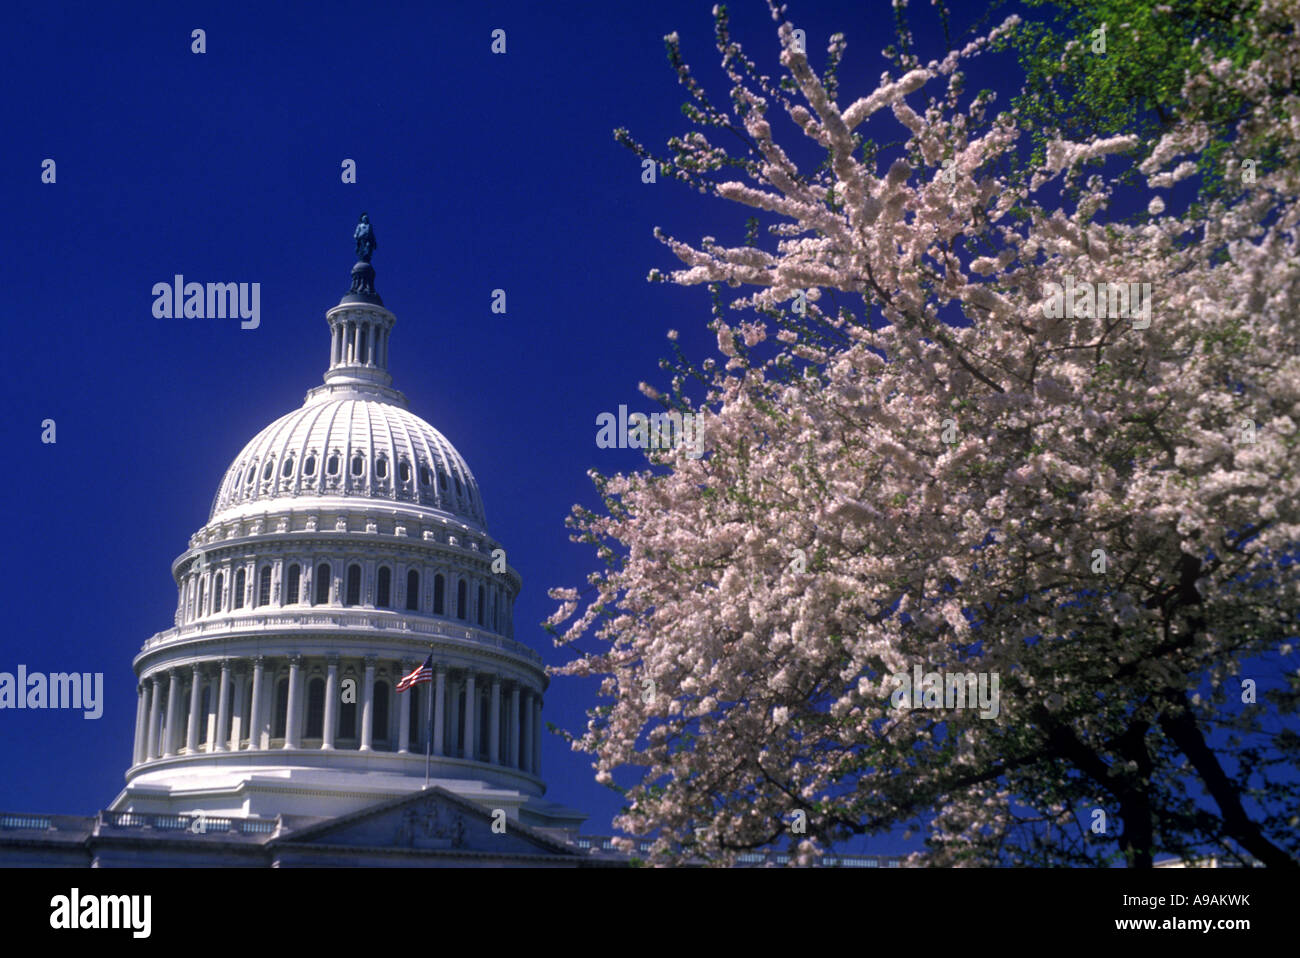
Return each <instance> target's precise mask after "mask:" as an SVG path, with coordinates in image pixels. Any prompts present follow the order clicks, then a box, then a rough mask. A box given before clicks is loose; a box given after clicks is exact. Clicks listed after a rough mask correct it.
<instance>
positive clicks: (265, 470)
mask: <svg viewBox="0 0 1300 958" xmlns="http://www.w3.org/2000/svg"><path fill="white" fill-rule="evenodd" d="M274 468H275V463H274V462H272V461H271V460H270V459H268V460H266V465H265V466H263V467H262V478H263V479H270V478H271V470H273V469H274Z"/></svg>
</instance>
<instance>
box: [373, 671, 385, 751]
mask: <svg viewBox="0 0 1300 958" xmlns="http://www.w3.org/2000/svg"><path fill="white" fill-rule="evenodd" d="M372 714H373V715H374V731H373V732H372V733H371V738H373V739H374V740H375V741H377V742H387V741H388V683H387V682H376V683H375V707H374V711H373V713H372Z"/></svg>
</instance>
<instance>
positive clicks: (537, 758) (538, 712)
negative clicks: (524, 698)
mask: <svg viewBox="0 0 1300 958" xmlns="http://www.w3.org/2000/svg"><path fill="white" fill-rule="evenodd" d="M531 770H532V773H533V774H534V775H536V776H537V777H538V778H541V775H542V696H541V695H540V694H537V695H534V696H533V759H532V769H531Z"/></svg>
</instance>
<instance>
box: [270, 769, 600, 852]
mask: <svg viewBox="0 0 1300 958" xmlns="http://www.w3.org/2000/svg"><path fill="white" fill-rule="evenodd" d="M500 821H501V817H500V816H494V815H493V814H492V812H491V811H490V810H488V809H485V808H484V807H482V806H480V805H477V804H475V803H473V802H469V801H466V800H465V799H462V798H460V797H458V796H456V795H454V794H452V793H451V792H449V791H447V790H446V789H443V788H439V787H437V786H433V787H430V788H428V789H425V790H423V791H419V792H415V793H413V794H411V795H406V796H402V797H400V798H396V799H391V800H388V801H384V802H380V803H378V804H376V805H371V806H368V807H367V808H362V809H359V810H357V811H355V812H351V813H349V814H347V815H343V816H341V817H339V818H336V819H333V820H331V821H328V822H321V823H319V824H317V825H312V826H310V827H308V828H305V829H302V830H300V831H294V832H290V833H289V834H288V835H285V836H284V837H283V838H282V839H279V840H278V841H281V842H287V843H292V844H295V845H314V846H333V847H345V848H408V849H413V850H417V851H448V852H456V851H469V852H493V853H498V854H501V853H505V854H522V855H539V854H541V855H575V856H576V855H579V854H580V852H579V851H578V850H577V849H575V848H573V847H572V846H570V845H566V844H564V843H562V842H559V841H556V840H555V839H552V838H550V837H549V836H546V835H543V834H541V833H540V832H537V831H535V830H533V829H531V828H528V827H527V826H525V825H521V824H519V822H517V821H514V820H512V819H509V818H506V819H505V822H504V830H503V829H502V826H501V825H500V824H498V823H499V822H500ZM494 824H495V825H496V827H495V830H494Z"/></svg>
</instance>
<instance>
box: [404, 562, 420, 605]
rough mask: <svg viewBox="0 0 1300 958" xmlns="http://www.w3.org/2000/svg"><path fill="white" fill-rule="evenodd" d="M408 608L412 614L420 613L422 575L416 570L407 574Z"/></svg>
mask: <svg viewBox="0 0 1300 958" xmlns="http://www.w3.org/2000/svg"><path fill="white" fill-rule="evenodd" d="M406 607H407V608H408V609H410V610H411V611H412V612H419V611H420V573H418V572H416V571H415V570H414V569H411V570H410V571H408V572H407V573H406Z"/></svg>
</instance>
